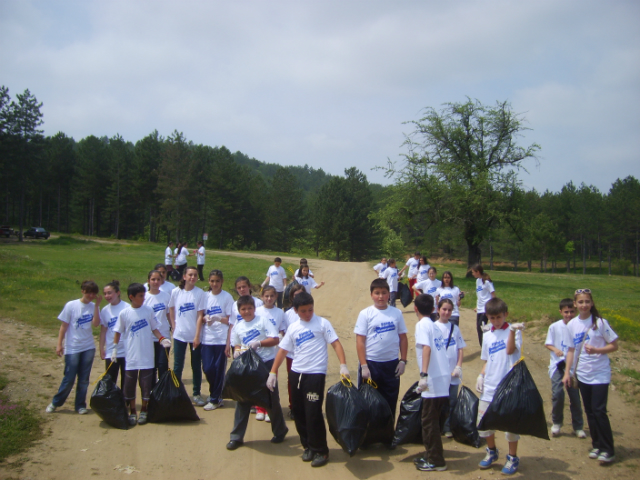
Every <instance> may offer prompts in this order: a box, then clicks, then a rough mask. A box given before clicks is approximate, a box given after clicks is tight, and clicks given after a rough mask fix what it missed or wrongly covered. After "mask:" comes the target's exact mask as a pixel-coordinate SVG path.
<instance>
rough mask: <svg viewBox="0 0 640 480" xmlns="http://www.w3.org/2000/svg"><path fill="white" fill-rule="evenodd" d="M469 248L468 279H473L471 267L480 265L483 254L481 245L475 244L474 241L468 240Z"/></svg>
mask: <svg viewBox="0 0 640 480" xmlns="http://www.w3.org/2000/svg"><path fill="white" fill-rule="evenodd" d="M467 247H468V255H467V270H468V271H467V278H473V275H472V274H471V267H473V266H474V265H478V264H480V262H481V260H482V256H481V254H482V252H481V250H480V244H479V243H475V242H474V241H473V240H467Z"/></svg>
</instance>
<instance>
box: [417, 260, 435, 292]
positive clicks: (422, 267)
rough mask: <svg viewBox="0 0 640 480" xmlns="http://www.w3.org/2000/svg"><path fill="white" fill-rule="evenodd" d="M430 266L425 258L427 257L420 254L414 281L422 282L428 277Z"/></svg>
mask: <svg viewBox="0 0 640 480" xmlns="http://www.w3.org/2000/svg"><path fill="white" fill-rule="evenodd" d="M430 268H431V266H430V265H429V261H428V260H427V257H425V256H424V255H422V256H421V257H420V263H419V264H418V272H417V273H416V283H420V282H424V281H425V280H427V279H428V278H429V269H430ZM425 293H426V292H425ZM430 295H431V294H430Z"/></svg>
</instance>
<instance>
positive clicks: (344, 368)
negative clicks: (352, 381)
mask: <svg viewBox="0 0 640 480" xmlns="http://www.w3.org/2000/svg"><path fill="white" fill-rule="evenodd" d="M340 375H342V376H344V377H347V378H351V375H349V369H348V368H347V365H346V364H344V363H342V364H340Z"/></svg>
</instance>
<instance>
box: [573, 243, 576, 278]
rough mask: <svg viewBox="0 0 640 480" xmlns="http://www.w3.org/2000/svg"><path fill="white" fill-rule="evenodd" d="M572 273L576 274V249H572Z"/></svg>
mask: <svg viewBox="0 0 640 480" xmlns="http://www.w3.org/2000/svg"><path fill="white" fill-rule="evenodd" d="M573 274H574V275H575V274H576V250H575V249H574V250H573Z"/></svg>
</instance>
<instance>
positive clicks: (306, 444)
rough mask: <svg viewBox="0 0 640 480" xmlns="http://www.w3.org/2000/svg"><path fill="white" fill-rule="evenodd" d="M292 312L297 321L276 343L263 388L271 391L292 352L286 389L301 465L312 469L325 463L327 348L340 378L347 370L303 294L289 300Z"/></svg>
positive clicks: (332, 335)
mask: <svg viewBox="0 0 640 480" xmlns="http://www.w3.org/2000/svg"><path fill="white" fill-rule="evenodd" d="M293 308H294V310H295V312H296V314H297V315H298V317H299V320H298V321H297V322H294V323H293V324H292V325H290V326H289V327H288V328H287V333H286V334H285V336H284V338H283V339H282V341H281V342H280V350H279V351H278V354H277V355H276V359H275V360H274V362H273V366H272V367H271V372H270V373H269V378H268V380H267V387H268V388H269V390H271V391H274V389H275V388H276V386H277V383H278V379H277V376H276V375H277V374H278V368H279V367H280V364H281V363H282V362H283V361H284V359H285V357H286V356H287V353H289V352H293V363H292V365H291V372H290V373H289V386H290V387H291V397H292V398H291V403H292V405H291V406H292V408H293V414H294V421H295V423H296V430H297V431H298V434H299V435H300V442H301V443H302V447H303V448H304V453H303V454H302V461H303V462H311V466H312V467H322V466H323V465H326V464H327V462H328V461H329V446H328V445H327V430H326V427H325V424H324V417H323V416H322V403H323V402H324V392H325V390H324V384H325V379H326V376H327V365H328V361H329V356H328V354H327V344H330V345H331V346H332V347H333V349H334V350H335V352H336V355H337V356H338V360H339V361H340V375H344V376H346V377H349V369H348V368H347V365H346V363H347V361H346V359H345V355H344V349H343V348H342V344H341V343H340V340H339V339H338V335H337V334H336V332H335V330H334V329H333V326H332V325H331V323H330V322H329V321H328V320H327V319H325V318H322V317H318V316H317V315H315V314H314V312H313V309H314V305H313V297H312V296H311V295H309V294H308V293H307V292H301V293H299V294H298V295H296V296H295V297H294V299H293Z"/></svg>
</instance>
